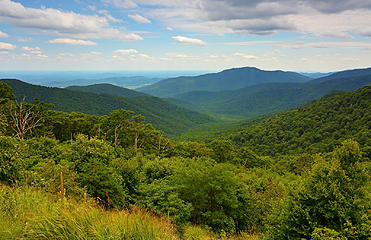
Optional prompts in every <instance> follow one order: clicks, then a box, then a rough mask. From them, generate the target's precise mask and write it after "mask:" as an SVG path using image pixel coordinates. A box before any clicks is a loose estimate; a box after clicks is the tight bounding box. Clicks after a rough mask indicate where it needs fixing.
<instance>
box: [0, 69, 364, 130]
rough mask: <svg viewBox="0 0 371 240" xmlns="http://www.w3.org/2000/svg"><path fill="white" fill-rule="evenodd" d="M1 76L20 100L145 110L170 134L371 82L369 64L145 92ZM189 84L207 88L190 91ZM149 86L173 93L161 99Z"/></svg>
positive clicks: (93, 110)
mask: <svg viewBox="0 0 371 240" xmlns="http://www.w3.org/2000/svg"><path fill="white" fill-rule="evenodd" d="M2 81H4V82H5V83H7V84H8V85H10V86H11V87H12V88H13V89H14V92H15V94H16V96H17V99H18V100H21V99H22V98H23V97H26V100H27V101H32V100H33V99H34V98H39V99H40V100H41V101H44V102H47V103H52V104H54V105H55V109H56V110H63V111H67V112H72V111H76V112H83V113H88V114H97V115H104V114H108V113H110V112H111V111H112V110H115V109H120V108H123V109H127V110H132V111H134V112H135V113H136V114H142V115H144V116H145V117H146V118H147V120H148V122H150V123H152V124H153V125H154V126H155V127H156V128H158V129H160V130H163V131H165V132H166V133H167V134H169V135H177V134H180V133H182V132H184V131H185V130H186V129H188V128H191V127H195V126H197V125H198V124H205V123H212V122H214V121H217V118H218V117H223V119H224V120H228V119H240V120H241V119H243V118H252V117H257V116H261V115H267V114H272V113H277V112H280V111H283V110H286V109H290V108H294V107H297V106H299V105H302V104H304V103H306V102H308V101H312V100H314V99H318V98H320V97H322V96H324V95H326V94H328V93H329V92H331V91H333V90H344V91H353V90H356V89H358V88H361V87H363V86H366V85H370V84H371V68H367V69H356V70H348V71H342V72H336V73H333V74H331V75H328V76H325V77H321V78H317V79H311V78H309V77H305V76H302V75H300V74H297V73H294V72H283V71H263V70H259V69H257V68H250V67H246V68H237V69H229V70H225V71H222V72H219V73H214V74H204V75H200V76H196V77H179V78H170V79H166V80H162V81H160V82H158V83H155V84H153V85H151V86H148V87H146V88H141V90H142V91H143V92H138V91H134V90H130V89H126V88H122V87H119V86H115V85H112V84H94V85H89V86H70V87H67V88H64V89H63V88H50V87H42V86H37V85H31V84H27V83H24V82H22V81H19V80H14V79H13V80H12V79H7V80H2ZM246 85H247V86H246ZM241 86H242V87H241ZM190 89H205V90H192V91H188V90H190ZM223 89H227V90H223ZM146 92H147V93H151V92H155V93H156V94H158V95H165V96H171V97H170V98H167V99H161V98H158V97H153V96H151V95H148V94H147V93H146ZM333 93H334V92H333ZM200 112H202V113H200ZM210 115H213V116H214V117H210Z"/></svg>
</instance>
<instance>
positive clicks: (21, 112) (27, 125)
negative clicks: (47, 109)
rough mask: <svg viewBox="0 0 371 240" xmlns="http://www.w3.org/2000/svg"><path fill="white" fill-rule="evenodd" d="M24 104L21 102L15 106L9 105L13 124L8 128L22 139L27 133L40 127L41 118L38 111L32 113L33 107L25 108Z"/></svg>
mask: <svg viewBox="0 0 371 240" xmlns="http://www.w3.org/2000/svg"><path fill="white" fill-rule="evenodd" d="M24 103H25V102H24V101H22V102H21V103H19V104H17V105H15V106H14V105H13V104H10V105H9V113H10V117H11V118H12V121H13V124H12V125H11V126H10V127H11V128H12V129H13V130H14V131H15V132H16V133H17V135H18V136H19V137H20V138H21V139H24V137H25V135H26V134H27V133H28V132H31V133H32V131H33V130H34V129H35V128H36V127H38V126H40V125H41V120H42V118H41V116H40V112H39V111H34V108H35V105H31V107H26V106H25V104H24Z"/></svg>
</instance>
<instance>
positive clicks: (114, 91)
mask: <svg viewBox="0 0 371 240" xmlns="http://www.w3.org/2000/svg"><path fill="white" fill-rule="evenodd" d="M66 89H68V90H72V91H78V92H92V93H97V94H109V95H116V96H122V97H129V98H132V97H144V96H148V95H147V94H145V93H141V92H137V91H134V90H131V89H128V88H123V87H119V86H115V85H112V84H109V83H102V84H93V85H88V86H69V87H66Z"/></svg>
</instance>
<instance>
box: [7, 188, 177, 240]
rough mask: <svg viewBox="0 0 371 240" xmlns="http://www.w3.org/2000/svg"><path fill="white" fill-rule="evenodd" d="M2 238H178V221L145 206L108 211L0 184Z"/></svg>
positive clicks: (89, 203)
mask: <svg viewBox="0 0 371 240" xmlns="http://www.w3.org/2000/svg"><path fill="white" fill-rule="evenodd" d="M0 214H1V215H0V239H164V240H167V239H178V236H177V235H176V230H175V227H174V225H172V224H171V223H170V222H169V221H168V220H167V219H165V218H159V217H156V216H153V215H151V214H150V213H147V212H144V211H142V210H134V211H132V212H131V213H129V212H127V211H105V210H103V209H102V208H100V207H98V206H96V205H95V204H94V203H93V202H91V201H90V200H85V201H81V202H75V201H74V200H71V199H68V200H67V199H66V198H58V197H56V196H52V195H50V194H46V193H44V192H42V191H38V190H34V189H31V188H10V187H5V186H1V187H0Z"/></svg>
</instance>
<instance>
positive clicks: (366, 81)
mask: <svg viewBox="0 0 371 240" xmlns="http://www.w3.org/2000/svg"><path fill="white" fill-rule="evenodd" d="M354 71H356V72H358V73H359V74H360V73H361V72H363V73H367V71H358V70H354ZM347 74H348V76H353V77H342V76H344V74H336V76H340V77H338V78H336V77H334V76H332V77H331V76H328V77H324V78H321V79H315V80H312V81H309V82H306V83H266V84H260V85H255V86H250V87H246V88H242V89H238V90H230V91H220V92H208V91H193V92H188V93H184V94H180V95H177V96H176V97H175V98H177V99H179V100H181V101H183V102H184V103H185V104H184V105H185V106H187V107H189V108H190V109H193V110H198V111H203V112H208V113H213V114H221V115H226V114H227V115H236V116H239V115H243V116H247V117H254V116H257V115H261V114H267V113H270V112H278V111H282V110H284V109H289V108H293V107H296V106H299V105H301V104H303V103H305V102H308V101H310V100H313V99H316V98H319V97H322V96H324V95H325V94H327V93H329V92H331V91H332V90H345V91H353V90H356V89H358V88H360V87H363V86H366V85H370V84H371V74H369V75H361V76H356V73H352V72H348V73H347ZM359 74H358V75H359ZM170 101H172V100H170ZM181 101H178V102H175V101H173V102H174V103H176V104H179V105H181V106H182V105H183V104H182V102H181Z"/></svg>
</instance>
